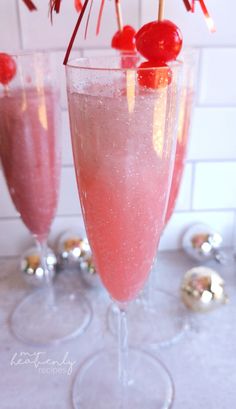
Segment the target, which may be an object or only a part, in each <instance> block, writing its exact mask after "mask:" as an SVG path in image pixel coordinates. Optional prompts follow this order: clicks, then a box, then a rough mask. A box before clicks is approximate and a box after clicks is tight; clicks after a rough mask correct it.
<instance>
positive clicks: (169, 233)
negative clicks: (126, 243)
mask: <svg viewBox="0 0 236 409" xmlns="http://www.w3.org/2000/svg"><path fill="white" fill-rule="evenodd" d="M195 223H204V224H207V225H208V226H210V227H212V228H213V229H215V230H216V231H218V232H219V233H221V235H222V237H223V240H224V242H223V244H224V246H225V247H230V246H232V244H233V234H234V212H233V211H228V212H220V211H209V212H186V213H185V212H183V213H174V214H173V216H172V218H171V220H170V222H169V223H168V225H167V226H166V228H165V230H164V233H163V235H162V238H161V242H160V246H159V250H175V249H179V248H182V237H183V234H184V233H185V231H186V230H187V229H188V228H189V227H190V226H191V225H193V224H195Z"/></svg>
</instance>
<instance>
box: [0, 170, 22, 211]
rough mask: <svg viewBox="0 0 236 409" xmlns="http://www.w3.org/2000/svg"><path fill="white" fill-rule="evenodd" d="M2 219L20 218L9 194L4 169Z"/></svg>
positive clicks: (0, 186) (0, 177) (0, 203)
mask: <svg viewBox="0 0 236 409" xmlns="http://www.w3.org/2000/svg"><path fill="white" fill-rule="evenodd" d="M0 192H1V198H0V218H1V219H2V218H4V217H16V216H18V213H17V211H16V210H15V207H14V205H13V203H12V200H11V197H10V195H9V192H8V188H7V185H6V182H5V178H4V174H3V171H2V169H0Z"/></svg>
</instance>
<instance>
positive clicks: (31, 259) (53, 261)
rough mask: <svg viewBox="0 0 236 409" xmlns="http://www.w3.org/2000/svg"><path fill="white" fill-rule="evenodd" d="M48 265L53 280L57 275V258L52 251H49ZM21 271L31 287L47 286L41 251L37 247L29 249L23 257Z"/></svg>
mask: <svg viewBox="0 0 236 409" xmlns="http://www.w3.org/2000/svg"><path fill="white" fill-rule="evenodd" d="M46 263H47V267H48V274H49V275H50V279H53V278H54V276H55V273H56V267H57V258H56V256H55V254H54V252H53V251H52V249H50V248H48V249H47V257H46ZM20 267H21V271H22V273H23V275H24V279H25V281H26V282H27V284H29V285H30V286H33V287H42V286H43V285H45V284H46V282H47V280H46V274H45V271H44V268H43V265H42V259H41V254H40V251H39V250H38V248H37V247H32V248H30V249H28V250H27V251H26V252H25V253H24V254H23V255H22V257H21V261H20Z"/></svg>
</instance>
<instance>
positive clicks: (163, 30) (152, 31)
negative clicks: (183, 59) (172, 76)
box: [135, 20, 183, 62]
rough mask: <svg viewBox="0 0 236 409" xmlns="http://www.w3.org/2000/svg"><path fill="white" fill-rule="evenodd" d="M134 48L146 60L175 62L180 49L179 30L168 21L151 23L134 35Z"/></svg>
mask: <svg viewBox="0 0 236 409" xmlns="http://www.w3.org/2000/svg"><path fill="white" fill-rule="evenodd" d="M135 39H136V48H137V50H138V51H139V52H140V54H142V55H143V57H145V58H146V59H147V60H150V61H155V60H157V61H160V60H161V61H165V62H167V61H171V60H175V59H176V57H177V56H178V54H179V53H180V50H181V48H182V43H183V39H182V34H181V31H180V29H179V28H178V27H177V26H176V25H175V24H174V23H172V22H171V21H169V20H162V21H152V22H151V23H148V24H145V25H144V26H143V27H142V28H141V29H140V30H139V31H138V32H137V34H136V36H135Z"/></svg>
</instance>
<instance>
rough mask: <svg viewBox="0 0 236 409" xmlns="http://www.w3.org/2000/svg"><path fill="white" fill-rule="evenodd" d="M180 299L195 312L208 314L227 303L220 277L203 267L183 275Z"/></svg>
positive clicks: (213, 271)
mask: <svg viewBox="0 0 236 409" xmlns="http://www.w3.org/2000/svg"><path fill="white" fill-rule="evenodd" d="M181 297H182V300H183V302H184V304H185V305H186V306H187V307H188V308H189V309H191V310H193V311H195V312H208V311H211V310H213V309H215V308H216V307H218V306H220V305H222V304H225V303H226V302H227V301H228V297H227V295H226V293H225V288H224V280H223V279H222V277H221V276H220V275H219V274H218V273H217V272H216V271H215V270H212V269H211V268H207V267H203V266H201V267H194V268H192V269H191V270H188V271H187V272H186V273H185V275H184V278H183V281H182V286H181Z"/></svg>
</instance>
